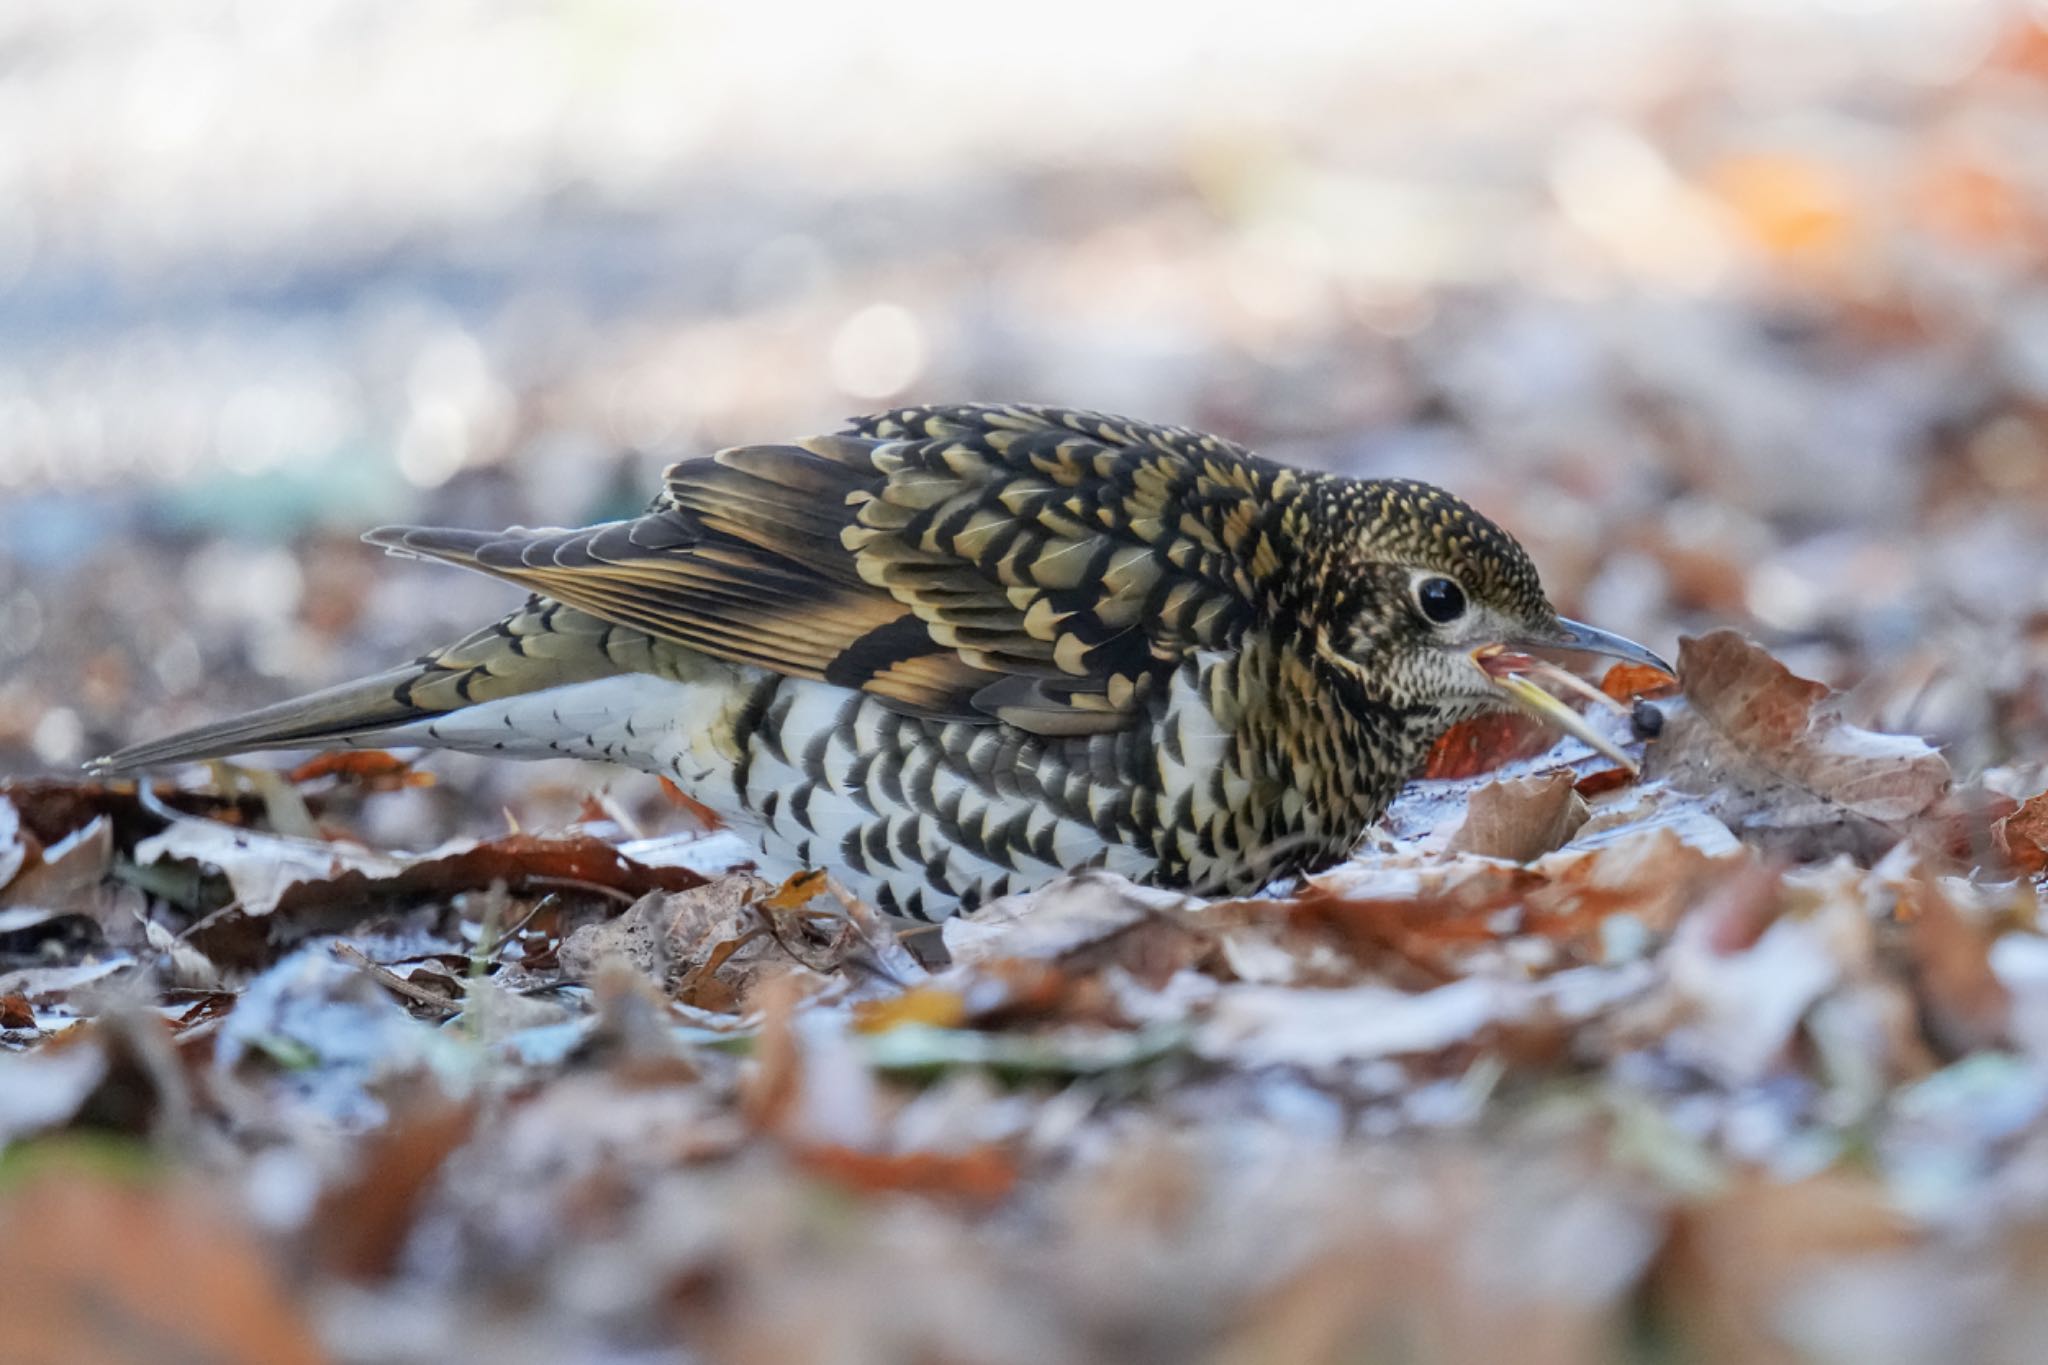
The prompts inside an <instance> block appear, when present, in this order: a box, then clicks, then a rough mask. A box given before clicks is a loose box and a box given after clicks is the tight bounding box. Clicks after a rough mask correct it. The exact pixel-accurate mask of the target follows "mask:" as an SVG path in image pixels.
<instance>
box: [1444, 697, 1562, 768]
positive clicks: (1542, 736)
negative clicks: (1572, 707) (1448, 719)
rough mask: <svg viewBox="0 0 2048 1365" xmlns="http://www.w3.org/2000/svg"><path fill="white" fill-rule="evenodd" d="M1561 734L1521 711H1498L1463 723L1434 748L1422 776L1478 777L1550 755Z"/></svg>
mask: <svg viewBox="0 0 2048 1365" xmlns="http://www.w3.org/2000/svg"><path fill="white" fill-rule="evenodd" d="M1556 743H1557V731H1556V730H1554V729H1552V728H1551V727H1550V726H1548V725H1546V724H1544V723H1543V722H1542V721H1540V720H1538V719H1536V718H1535V717H1534V716H1529V715H1524V714H1523V713H1522V712H1520V711H1494V712H1490V713H1488V714H1486V715H1483V716H1475V717H1473V718H1472V719H1471V720H1462V721H1459V722H1458V723H1457V724H1456V725H1453V726H1452V727H1451V728H1450V729H1448V730H1446V731H1445V732H1444V733H1443V735H1442V737H1440V738H1439V739H1438V740H1437V742H1436V743H1435V745H1433V746H1432V747H1431V748H1430V751H1429V758H1428V759H1427V760H1425V761H1424V763H1423V765H1422V776H1424V777H1427V778H1442V779H1445V780H1450V781H1455V780H1457V779H1459V778H1465V777H1478V776H1479V775H1480V774H1482V773H1490V772H1492V771H1493V770H1494V769H1496V768H1500V767H1504V766H1505V765H1507V764H1509V763H1514V762H1516V761H1518V760H1520V759H1524V758H1534V757H1536V755H1538V754H1541V753H1548V752H1549V751H1550V749H1551V748H1552V747H1553V746H1555V745H1556Z"/></svg>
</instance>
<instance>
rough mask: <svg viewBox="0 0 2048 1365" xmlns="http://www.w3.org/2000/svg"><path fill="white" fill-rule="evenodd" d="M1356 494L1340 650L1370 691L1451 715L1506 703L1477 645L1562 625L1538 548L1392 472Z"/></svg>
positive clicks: (1339, 602)
mask: <svg viewBox="0 0 2048 1365" xmlns="http://www.w3.org/2000/svg"><path fill="white" fill-rule="evenodd" d="M1347 492H1348V493H1349V495H1350V496H1349V497H1348V498H1347V501H1348V502H1350V504H1351V510H1352V515H1353V517H1354V518H1355V519H1356V520H1355V523H1354V524H1355V525H1356V528H1357V529H1356V531H1355V532H1354V534H1353V535H1352V537H1351V538H1350V540H1349V543H1348V544H1346V545H1343V546H1340V547H1338V551H1337V552H1338V555H1339V557H1340V558H1341V559H1343V560H1344V561H1345V562H1344V564H1343V567H1341V568H1340V569H1338V570H1337V574H1338V576H1339V579H1340V584H1339V586H1338V589H1337V591H1335V592H1334V593H1333V594H1332V596H1331V599H1330V600H1331V602H1332V605H1333V607H1334V610H1333V612H1332V617H1333V619H1332V621H1331V622H1330V625H1331V630H1330V635H1329V638H1330V640H1331V643H1332V645H1333V646H1334V648H1335V651H1336V652H1337V653H1338V654H1339V655H1340V656H1341V657H1342V658H1343V659H1344V660H1346V661H1348V662H1349V663H1351V664H1352V665H1354V666H1355V667H1356V668H1357V669H1358V672H1359V675H1360V676H1361V678H1362V679H1363V680H1364V681H1366V682H1367V684H1368V691H1369V692H1370V693H1371V694H1373V695H1375V696H1378V697H1381V698H1383V699H1384V700H1387V701H1390V702H1393V703H1395V704H1397V705H1402V706H1410V707H1416V706H1427V707H1430V708H1431V709H1434V710H1436V711H1438V712H1439V714H1440V716H1441V718H1442V720H1443V723H1444V724H1446V725H1448V724H1450V723H1451V722H1452V721H1455V720H1459V719H1462V718H1464V717H1465V716H1469V715H1473V714H1477V713H1478V712H1481V711H1486V710H1493V709H1498V708H1499V707H1501V706H1502V705H1504V704H1505V702H1504V700H1503V698H1502V696H1501V694H1500V691H1499V689H1498V688H1497V687H1495V686H1494V684H1493V682H1492V681H1491V680H1490V679H1489V678H1488V677H1487V676H1486V674H1485V673H1484V672H1483V671H1482V670H1481V669H1480V668H1479V667H1478V665H1477V664H1475V663H1474V662H1473V660H1472V652H1473V651H1474V650H1476V649H1481V648H1484V647H1485V646H1487V645H1493V644H1501V643H1508V642H1516V641H1528V640H1532V639H1542V638H1544V637H1547V636H1550V635H1553V634H1554V633H1555V632H1556V631H1557V628H1558V626H1557V614H1556V612H1554V611H1553V610H1552V609H1551V606H1550V603H1549V601H1548V600H1547V599H1545V597H1544V595H1543V586H1542V583H1541V582H1540V581H1539V580H1538V578H1537V576H1536V568H1535V566H1534V565H1533V564H1531V563H1530V562H1529V556H1528V553H1527V552H1526V551H1524V550H1523V549H1522V547H1521V545H1520V544H1518V543H1517V542H1516V541H1515V540H1514V538H1513V537H1512V536H1510V535H1508V533H1507V532H1505V531H1503V530H1501V529H1500V527H1498V526H1496V525H1495V524H1494V523H1493V522H1491V521H1489V520H1487V519H1486V518H1485V517H1483V516H1481V515H1480V514H1479V513H1477V512H1475V511H1473V510H1472V508H1471V507H1470V506H1468V505H1467V504H1465V503H1464V502H1462V501H1460V500H1459V499H1457V498H1455V497H1453V496H1452V495H1450V494H1449V493H1446V492H1444V491H1443V490H1442V489H1440V488H1436V487H1434V486H1432V485H1429V484H1423V483H1412V482H1407V481H1388V482H1379V483H1369V484H1358V485H1353V487H1352V489H1350V490H1347Z"/></svg>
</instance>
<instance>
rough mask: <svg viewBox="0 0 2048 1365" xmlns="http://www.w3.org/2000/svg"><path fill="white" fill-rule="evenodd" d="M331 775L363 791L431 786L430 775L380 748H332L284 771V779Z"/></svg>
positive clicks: (316, 778)
mask: <svg viewBox="0 0 2048 1365" xmlns="http://www.w3.org/2000/svg"><path fill="white" fill-rule="evenodd" d="M329 777H331V778H334V779H336V780H338V781H340V782H342V783H345V784H347V785H349V786H354V787H361V788H362V789H363V790H365V791H373V792H383V791H398V790H399V789H401V788H404V787H431V786H433V785H434V774H433V773H431V772H429V771H427V770H426V769H423V768H416V767H414V766H413V760H411V759H409V758H400V757H399V756H398V755H397V754H394V753H387V752H386V751H384V750H383V749H334V750H330V751H328V752H327V753H324V754H315V755H314V756H313V757H311V758H309V759H307V760H306V761H305V762H304V763H301V764H299V765H298V766H297V767H296V768H293V769H291V770H290V771H289V772H287V773H286V774H285V780H286V781H287V782H294V783H305V782H316V781H319V780H320V779H322V778H329Z"/></svg>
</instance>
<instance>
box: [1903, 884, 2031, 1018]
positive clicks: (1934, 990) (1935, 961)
mask: <svg viewBox="0 0 2048 1365" xmlns="http://www.w3.org/2000/svg"><path fill="white" fill-rule="evenodd" d="M1898 916H1899V918H1900V920H1902V921H1904V923H1905V926H1906V948H1907V952H1908V954H1909V956H1910V962H1911V970H1910V972H1909V973H1908V980H1909V981H1910V982H1911V984H1912V987H1913V994H1914V997H1915V998H1916V1000H1917V1001H1918V1002H1919V1005H1920V1016H1921V1020H1922V1024H1923V1026H1924V1028H1925V1031H1926V1034H1927V1036H1928V1038H1929V1039H1930V1040H1931V1041H1932V1042H1933V1043H1934V1045H1935V1046H1936V1047H1937V1048H1939V1049H1940V1051H1941V1052H1942V1054H1943V1055H1944V1056H1945V1057H1950V1058H1953V1057H1960V1056H1963V1055H1964V1054H1966V1053H1971V1052H1977V1051H1981V1050H1984V1049H1988V1048H1997V1047H2004V1046H2007V1045H2008V1044H2009V1043H2010V1042H2011V1035H2012V1027H2011V1022H2012V995H2011V993H2010V992H2009V991H2008V990H2007V989H2006V987H2005V983H2004V982H2002V981H2001V980H1999V978H1998V974H1997V973H1996V972H1994V971H1993V970H1992V969H1991V940H1990V936H1989V935H1988V934H1986V933H1985V932H1984V931H1983V930H1982V929H1981V928H1980V927H1978V926H1976V925H1973V924H1971V923H1970V922H1969V921H1967V920H1965V919H1964V918H1963V915H1962V912H1961V911H1960V910H1958V909H1957V908H1956V905H1955V903H1954V902H1953V901H1951V900H1950V899H1949V897H1948V895H1947V893H1946V892H1944V891H1943V890H1942V888H1941V885H1940V883H1939V882H1938V881H1937V880H1935V879H1933V878H1931V877H1928V876H1926V875H1925V874H1921V875H1917V876H1914V877H1912V878H1911V879H1910V880H1908V881H1907V882H1905V883H1904V884H1903V885H1901V886H1900V887H1899V904H1898Z"/></svg>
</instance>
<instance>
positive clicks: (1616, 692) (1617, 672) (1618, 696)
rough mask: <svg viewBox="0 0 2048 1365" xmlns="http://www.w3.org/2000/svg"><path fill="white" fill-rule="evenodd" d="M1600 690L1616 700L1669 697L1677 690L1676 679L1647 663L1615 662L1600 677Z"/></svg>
mask: <svg viewBox="0 0 2048 1365" xmlns="http://www.w3.org/2000/svg"><path fill="white" fill-rule="evenodd" d="M1600 690H1601V691H1602V692H1605V693H1606V694H1607V695H1608V696H1610V697H1612V698H1614V699H1615V700H1616V701H1633V700H1635V699H1636V698H1637V697H1653V698H1654V697H1669V696H1672V695H1675V694H1676V693H1677V692H1678V679H1676V678H1674V677H1672V676H1671V675H1670V674H1669V673H1666V672H1665V671H1664V670H1663V669H1661V668H1652V667H1650V665H1648V664H1628V663H1622V664H1616V665H1614V666H1613V667H1612V668H1610V669H1608V670H1607V672H1606V673H1605V674H1603V675H1602V676H1601V679H1600Z"/></svg>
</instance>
